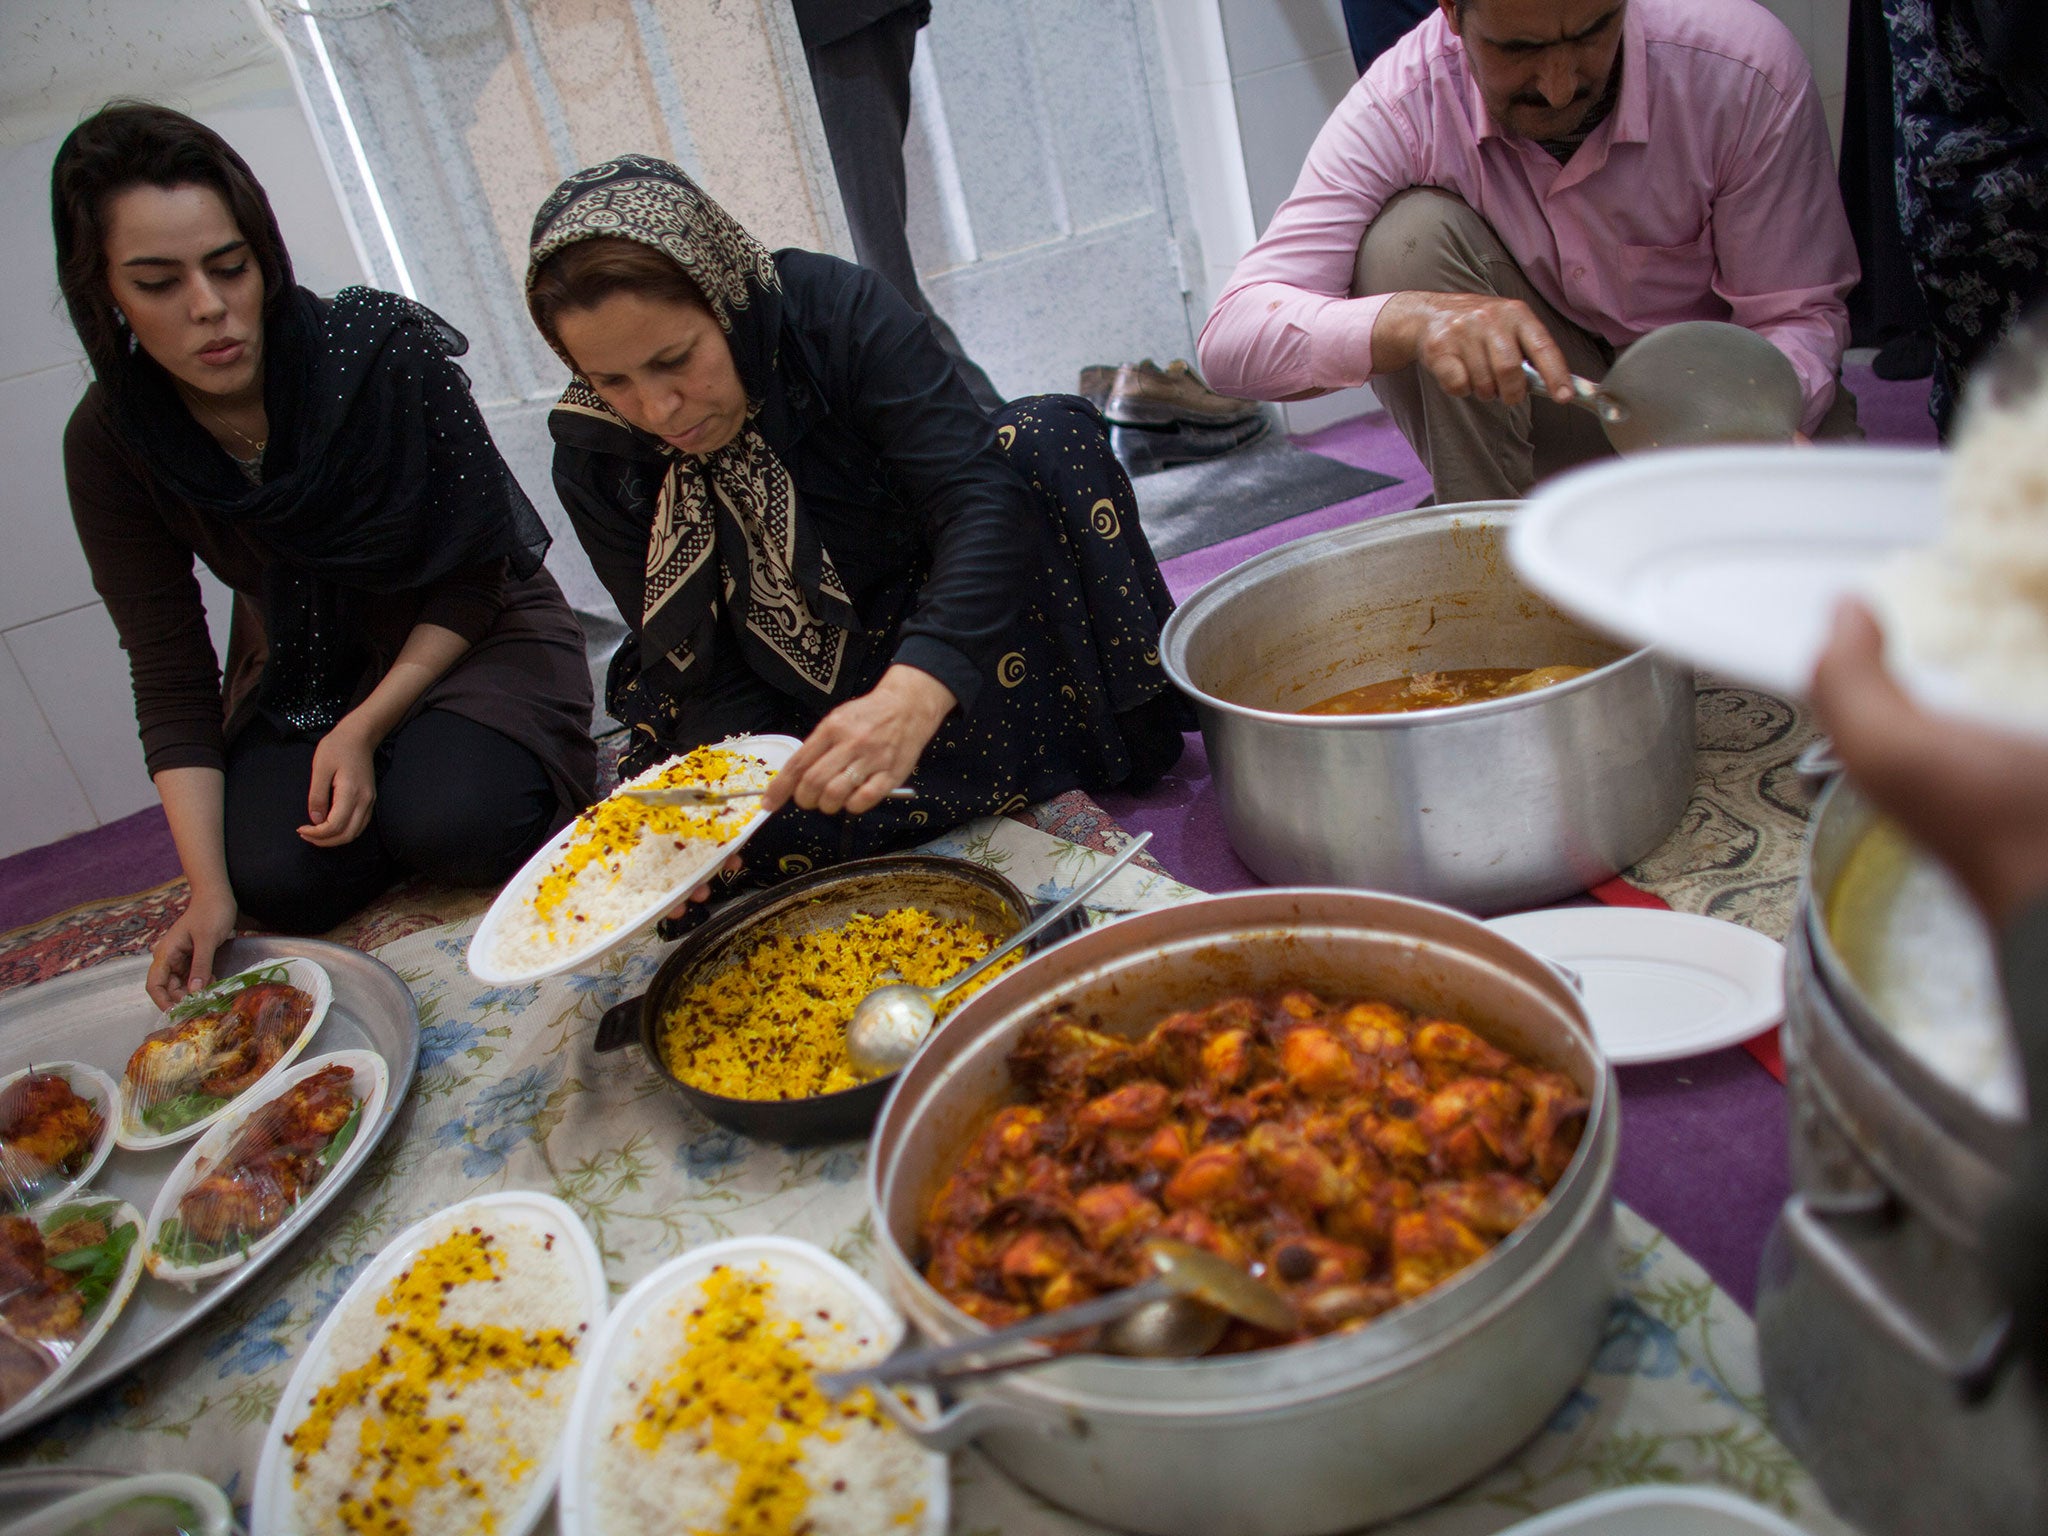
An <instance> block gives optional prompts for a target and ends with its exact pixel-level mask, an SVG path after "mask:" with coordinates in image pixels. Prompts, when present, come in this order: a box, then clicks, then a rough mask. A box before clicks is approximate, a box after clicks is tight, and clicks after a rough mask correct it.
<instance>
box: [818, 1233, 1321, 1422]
mask: <svg viewBox="0 0 2048 1536" xmlns="http://www.w3.org/2000/svg"><path fill="white" fill-rule="evenodd" d="M1145 1251H1146V1254H1147V1255H1148V1256H1149V1257H1150V1258H1151V1260H1152V1265H1153V1268H1155V1269H1156V1270H1158V1274H1156V1275H1155V1276H1154V1277H1153V1278H1152V1279H1150V1280H1146V1281H1142V1282H1140V1283H1139V1284H1137V1285H1133V1286H1127V1287H1125V1288H1124V1289H1123V1290H1121V1291H1111V1292H1110V1293H1109V1294H1108V1295H1106V1296H1097V1297H1096V1298H1095V1299H1094V1300H1092V1301H1084V1302H1082V1303H1080V1304H1079V1305H1078V1306H1072V1307H1061V1308H1059V1309H1058V1310H1057V1311H1053V1312H1041V1313H1039V1314H1038V1316H1036V1317H1027V1318H1026V1319H1025V1320H1024V1321H1023V1322H1021V1323H1012V1324H1011V1325H1010V1326H1009V1327H1007V1328H998V1329H996V1330H995V1331H994V1332H993V1333H982V1334H976V1335H975V1336H974V1337H972V1338H967V1339H961V1340H960V1341H959V1342H957V1343H953V1344H937V1345H932V1346H929V1347H927V1348H923V1349H903V1350H898V1351H897V1352H896V1353H895V1354H893V1355H891V1356H889V1357H888V1359H886V1360H878V1361H877V1362H875V1364H873V1365H866V1366H856V1367H854V1368H853V1369H852V1370H847V1371H834V1372H832V1373H831V1374H830V1375H826V1376H820V1377H819V1378H818V1389H819V1390H820V1391H821V1392H823V1393H825V1395H826V1396H828V1397H840V1396H843V1395H844V1394H846V1393H848V1392H851V1391H852V1390H854V1388H856V1387H864V1386H876V1387H881V1386H888V1385H890V1384H891V1383H893V1382H898V1381H922V1382H926V1383H929V1384H931V1385H933V1386H937V1385H940V1384H941V1383H944V1382H948V1381H959V1380H962V1379H964V1378H967V1377H975V1376H993V1375H996V1374H997V1373H999V1372H1003V1371H1014V1370H1020V1369H1022V1368H1024V1367H1026V1366H1033V1365H1044V1364H1046V1363H1048V1362H1049V1361H1053V1360H1059V1359H1062V1358H1064V1357H1063V1356H1061V1355H1057V1354H1054V1353H1052V1352H1050V1351H1035V1352H1033V1353H1031V1354H1026V1355H1018V1356H1016V1357H1015V1358H1013V1359H1008V1360H1001V1361H996V1362H993V1363H988V1364H979V1365H968V1364H966V1363H965V1362H967V1361H970V1360H978V1359H980V1358H981V1357H983V1356H986V1355H991V1354H997V1353H1000V1352H1001V1351H1003V1350H1006V1349H1008V1348H1009V1347H1010V1346H1012V1345H1014V1344H1022V1343H1026V1342H1030V1341H1033V1340H1037V1339H1046V1338H1054V1337H1057V1336H1058V1335H1060V1334H1063V1333H1078V1332H1080V1331H1081V1330H1082V1329H1085V1328H1100V1329H1101V1330H1102V1331H1101V1332H1100V1333H1099V1334H1098V1335H1097V1336H1096V1340H1095V1349H1094V1350H1093V1351H1091V1353H1100V1354H1113V1355H1130V1356H1135V1357H1138V1358H1141V1359H1155V1360H1171V1359H1184V1358H1190V1357H1192V1356H1195V1355H1202V1354H1207V1353H1208V1352H1209V1351H1210V1350H1212V1349H1214V1348H1215V1347H1216V1343H1217V1340H1219V1339H1221V1338H1222V1337H1223V1330H1224V1329H1225V1328H1227V1327H1228V1326H1229V1324H1230V1319H1231V1318H1233V1317H1237V1318H1242V1319H1243V1320H1244V1321H1246V1322H1248V1323H1250V1324H1252V1325H1253V1326H1255V1327H1259V1328H1265V1329H1268V1330H1269V1331H1271V1332H1274V1333H1292V1332H1293V1331H1294V1329H1295V1327H1296V1318H1295V1315H1294V1304H1293V1303H1292V1302H1290V1301H1289V1300H1288V1299H1287V1298H1286V1297H1285V1296H1283V1295H1281V1294H1280V1292H1278V1291H1277V1290H1275V1289H1274V1288H1273V1287H1272V1286H1270V1285H1268V1284H1266V1283H1265V1282H1264V1281H1263V1280H1255V1279H1253V1278H1252V1277H1251V1276H1250V1275H1248V1274H1246V1273H1245V1272H1244V1271H1243V1270H1241V1269H1239V1268H1238V1267H1237V1266H1236V1265H1235V1264H1232V1263H1229V1262H1227V1261H1226V1260H1223V1259H1219V1258H1217V1257H1216V1255H1214V1254H1213V1253H1209V1252H1206V1251H1204V1250H1203V1249H1200V1248H1195V1247H1191V1246H1189V1245H1188V1244H1186V1243H1177V1242H1175V1241H1173V1240H1172V1239H1171V1238H1164V1237H1155V1238H1153V1239H1152V1240H1151V1241H1149V1242H1147V1243H1146V1244H1145Z"/></svg>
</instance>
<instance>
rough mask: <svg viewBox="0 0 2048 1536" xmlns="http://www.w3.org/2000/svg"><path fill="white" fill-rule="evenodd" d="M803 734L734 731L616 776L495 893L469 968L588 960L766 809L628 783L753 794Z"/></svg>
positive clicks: (482, 973)
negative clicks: (683, 798) (686, 801)
mask: <svg viewBox="0 0 2048 1536" xmlns="http://www.w3.org/2000/svg"><path fill="white" fill-rule="evenodd" d="M800 745H801V743H800V742H798V741H797V739H796V738H795V737H793V736H734V737H729V738H727V739H726V740H724V741H721V742H719V743H717V744H716V745H714V746H708V747H697V748H695V749H693V750H691V751H689V752H686V753H684V754H683V755H682V756H680V757H673V758H670V759H669V760H668V761H667V762H665V763H660V764H657V765H656V766H655V767H653V768H649V769H648V770H647V771H646V772H644V773H641V774H638V775H636V776H634V777H633V778H630V779H628V780H627V781H626V782H625V783H624V784H621V785H620V786H619V787H618V789H616V790H614V791H612V793H611V794H609V795H607V796H606V797H605V798H604V799H602V800H600V801H598V802H597V804H595V805H593V806H591V807H590V809H588V810H586V811H585V812H583V814H582V815H580V816H578V817H577V818H576V819H575V820H574V821H572V822H571V823H569V825H568V826H566V827H564V828H563V829H562V830H561V831H560V832H559V833H557V834H556V835H555V836H554V837H553V838H551V839H549V840H548V842H547V843H546V844H545V845H544V846H543V847H542V848H541V849H540V851H539V852H538V853H536V854H534V856H533V857H532V858H531V859H529V860H527V861H526V864H525V866H524V867H523V868H522V869H521V870H520V871H519V873H518V874H516V875H514V876H513V877H512V878H511V880H510V881H509V882H508V883H507V884H506V886H505V889H504V890H502V891H500V892H499V893H498V899H497V900H496V901H494V902H492V903H491V909H490V911H488V912H486V913H485V914H484V919H483V921H482V922H481V923H480V924H478V925H477V930H476V937H475V938H473V939H471V940H470V941H469V955H468V960H469V971H470V974H471V975H472V976H474V977H476V978H477V980H479V981H485V982H489V983H491V984H492V985H493V986H518V985H523V984H524V983H526V982H529V981H538V980H540V979H541V978H542V977H544V976H555V975H559V974H561V973H562V972H563V971H570V970H574V969H576V968H577V967H578V966H582V965H587V964H588V963H589V962H590V961H592V960H595V959H596V958H597V957H598V956H599V955H602V954H603V953H605V951H607V950H609V949H612V948H613V947H615V946H617V945H619V944H623V943H624V942H625V941H626V940H628V939H630V938H632V937H633V935H634V934H636V933H638V932H640V931H641V930H642V929H643V928H646V927H648V926H649V925H651V924H652V923H654V922H655V921H656V920H657V919H658V918H660V917H662V916H663V915H664V914H665V913H667V912H668V911H669V910H670V909H672V908H673V907H674V906H675V905H676V904H677V903H678V902H680V901H681V900H683V898H684V897H686V896H688V895H689V894H690V892H691V891H693V890H695V889H696V888H697V887H698V886H700V885H702V884H703V883H704V882H705V881H706V880H709V879H710V878H711V877H712V876H713V875H714V874H716V873H717V872H718V868H719V866H720V865H722V864H723V863H724V862H725V861H726V859H728V858H729V857H731V856H732V855H733V854H735V853H737V852H738V851H739V850H740V849H741V848H742V847H744V846H745V844H746V841H747V839H748V838H750V837H752V836H753V835H754V831H755V829H756V828H758V827H759V826H760V825H761V823H762V822H764V821H766V820H767V819H768V817H767V813H766V812H765V811H763V810H762V809H761V803H760V801H758V800H755V799H740V800H732V801H726V802H723V803H716V804H709V805H656V804H650V803H649V802H646V801H643V800H636V799H634V798H633V797H632V796H631V795H630V794H628V793H627V791H629V790H635V789H701V790H705V791H707V792H710V793H716V794H747V795H751V794H754V793H757V792H759V791H761V790H765V789H766V788H767V787H768V781H769V780H770V779H772V778H774V777H775V774H776V772H777V770H779V769H780V768H781V767H782V765H783V764H784V763H786V762H788V761H789V759H790V757H791V755H792V754H794V753H795V751H796V749H797V748H798V747H799V746H800Z"/></svg>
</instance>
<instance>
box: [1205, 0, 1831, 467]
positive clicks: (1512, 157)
mask: <svg viewBox="0 0 2048 1536" xmlns="http://www.w3.org/2000/svg"><path fill="white" fill-rule="evenodd" d="M1621 58H1622V73H1621V93H1620V96H1619V98H1618V99H1617V101H1616V102H1615V106H1614V111H1613V112H1612V113H1611V114H1610V115H1609V116H1608V119H1607V121H1606V122H1604V123H1602V124H1601V125H1600V126H1599V127H1598V128H1596V129H1595V130H1594V131H1593V134H1592V136H1591V137H1590V138H1588V139H1587V140H1586V142H1585V143H1584V144H1582V145H1580V146H1579V149H1578V152H1577V153H1576V154H1574V155H1573V156H1572V158H1571V159H1570V160H1569V161H1568V162H1566V163H1565V164H1563V165H1560V164H1558V162H1557V161H1556V160H1554V159H1552V158H1551V156H1550V155H1549V154H1548V153H1546V152H1545V151H1544V150H1543V149H1542V148H1541V147H1540V146H1538V145H1537V144H1536V143H1535V142H1533V141H1532V140H1529V139H1515V138H1508V137H1506V136H1505V135H1503V134H1502V133H1501V132H1500V130H1499V129H1497V128H1496V127H1495V126H1494V124H1493V122H1492V119H1491V118H1489V117H1488V116H1487V112H1486V106H1485V103H1484V102H1483V101H1482V100H1481V98H1480V95H1479V87H1478V83H1477V82H1476V81H1475V80H1474V79H1473V78H1472V75H1471V71H1470V70H1469V69H1468V68H1467V67H1466V61H1465V52H1464V47H1463V45H1462V44H1461V43H1460V42H1459V41H1458V39H1457V37H1456V35H1455V34H1453V33H1452V31H1451V29H1450V27H1449V26H1448V25H1447V24H1446V23H1445V21H1444V19H1443V16H1442V15H1441V14H1438V15H1434V16H1431V17H1430V18H1429V19H1428V20H1426V21H1424V22H1423V23H1422V24H1421V25H1420V26H1418V27H1417V28H1415V30H1414V31H1412V32H1410V33H1409V34H1408V35H1407V36H1406V37H1404V38H1402V39H1401V41H1400V42H1399V43H1397V44H1396V45H1395V46H1394V47H1393V48H1392V49H1390V50H1389V51H1388V52H1387V53H1385V54H1383V55H1382V56H1381V57H1380V58H1379V60H1378V61H1377V62H1375V63H1374V64H1373V66H1372V68H1370V69H1369V70H1367V71H1366V72H1365V74H1364V76H1363V77H1362V78H1361V79H1360V80H1359V82H1358V84H1357V85H1355V86H1353V87H1352V88H1351V90H1350V92H1349V93H1348V94H1347V95H1346V96H1345V98H1344V100H1343V101H1342V102H1340V103H1339V104H1338V107H1337V110H1336V111H1335V112H1334V113H1332V114H1331V116H1330V120H1329V121H1328V122H1327V123H1325V124H1324V125H1323V130H1322V132H1321V133H1320V134H1318V135H1317V136H1316V142H1315V146H1314V147H1313V148H1312V149H1310V151H1309V156H1308V163H1307V164H1306V165H1305V166H1303V167H1302V172H1301V179H1300V180H1299V181H1297V182H1296V183H1295V184H1294V192H1293V194H1292V195H1291V196H1289V198H1288V199H1287V201H1286V202H1285V203H1283V204H1281V206H1280V210H1279V212H1277V213H1275V214H1274V215H1273V222H1272V224H1271V225H1270V226H1268V228H1267V230H1266V233H1265V235H1264V237H1263V238H1262V239H1260V241H1259V242H1258V244H1256V245H1254V246H1253V247H1252V248H1251V250H1249V251H1248V252H1246V253H1245V257H1244V259H1243V260H1242V261H1240V262H1239V263H1238V265H1237V271H1236V272H1235V273H1233V274H1232V276H1231V280H1230V286H1229V288H1228V289H1226V290H1225V292H1224V294H1223V296H1222V298H1220V299H1219V300H1217V302H1216V307H1215V309H1214V310H1213V311H1212V312H1211V313H1210V315H1209V320H1208V323H1207V324H1206V325H1204V326H1203V327H1202V339H1201V342H1200V356H1201V361H1202V368H1203V371H1204V372H1205V373H1206V374H1207V376H1208V380H1209V384H1210V386H1211V387H1212V388H1215V389H1218V390H1220V391H1222V392H1223V393H1225V394H1231V395H1243V396H1250V397H1252V398H1254V399H1264V400H1277V399H1284V398H1287V397H1290V396H1295V395H1300V394H1303V393H1305V392H1308V391H1313V390H1330V389H1345V388H1349V387H1351V386H1353V385H1358V384H1363V383H1365V382H1366V381H1367V380H1368V379H1369V378H1371V376H1372V327H1373V322H1374V320H1376V319H1377V318H1378V317H1379V312H1380V306H1381V305H1383V304H1384V303H1385V302H1386V300H1387V296H1386V295H1385V294H1379V295H1373V296H1369V297H1365V298H1356V299H1354V298H1350V297H1348V294H1349V293H1350V289H1351V277H1352V269H1353V267H1354V265H1355V263H1356V261H1357V258H1358V244H1359V241H1360V239H1361V238H1363V236H1364V234H1365V230H1366V226H1367V225H1369V224H1370V223H1372V221H1373V220H1374V218H1376V217H1377V216H1378V214H1379V211H1380V209H1381V207H1382V206H1384V205H1385V203H1386V201H1387V199H1389V198H1390V197H1392V196H1393V195H1394V194H1395V193H1397V192H1401V191H1403V190H1405V189H1407V188H1409V187H1422V186H1428V187H1441V188H1443V189H1444V190H1446V191H1450V192H1455V193H1456V194H1457V195H1458V196H1460V197H1462V198H1463V199H1464V200H1465V201H1466V202H1467V203H1469V204H1471V206H1472V207H1473V208H1474V209H1475V210H1477V211H1478V213H1479V214H1480V215H1481V216H1482V217H1483V218H1485V219H1486V220H1487V222H1488V223H1490V224H1491V225H1492V226H1493V228H1494V231H1495V233H1497V234H1498V235H1499V236H1500V238H1501V240H1502V242H1503V243H1504V244H1505V245H1506V246H1507V248H1508V250H1509V252H1510V253H1512V254H1513V256H1514V257H1515V259H1516V261H1517V262H1519V263H1520V264H1521V268H1522V271H1523V273H1524V274H1526V275H1527V277H1528V279H1529V281H1530V283H1531V284H1532V285H1533V286H1534V287H1535V289H1536V291H1537V292H1538V293H1540V294H1542V295H1543V296H1544V298H1546V299H1547V300H1549V301H1550V303H1551V304H1553V305H1555V306H1556V307H1557V310H1558V312H1559V313H1561V314H1563V315H1564V316H1565V317H1566V318H1568V319H1570V320H1573V321H1575V322H1576V323H1578V324H1579V325H1581V326H1583V327H1585V328H1586V329H1587V330H1589V331H1592V332H1594V333H1596V334H1597V335H1601V336H1604V337H1606V338H1607V340H1608V341H1609V342H1611V343H1612V344H1613V345H1615V346H1616V347H1622V346H1626V345H1627V344H1628V343H1629V342H1631V341H1634V340H1635V339H1636V338H1637V337H1639V336H1641V335H1643V334H1644V333H1645V332H1646V331H1651V330H1654V329H1656V328H1657V327H1658V326H1660V325H1669V324H1671V323H1672V322H1674V321H1678V320H1730V321H1733V322H1734V323H1735V324H1737V325H1742V326H1747V327H1748V328H1749V329H1751V330H1753V331H1756V332H1757V333H1758V334H1760V335H1763V336H1766V337H1768V338H1769V339H1770V340H1771V341H1772V342H1773V343H1775V344H1776V345H1777V347H1778V348H1779V349H1780V350H1781V351H1782V352H1784V353H1785V355H1786V356H1787V357H1789V358H1791V359H1792V365H1793V367H1794V368H1795V369H1797V370H1798V373H1799V380H1800V383H1801V385H1802V386H1803V387H1804V389H1805V391H1806V418H1805V426H1806V429H1807V430H1808V431H1809V432H1810V431H1812V430H1813V429H1814V428H1815V427H1816V426H1817V425H1819V423H1820V419H1821V417H1822V416H1824V415H1825V414H1826V413H1827V409H1828V406H1829V404H1830V403H1831V402H1832V401H1833V399H1834V393H1835V376H1836V374H1837V372H1838V371H1839V370H1840V368H1841V363H1842V348H1843V347H1844V346H1845V345H1846V344H1847V342H1848V336H1849V318H1848V310H1847V308H1846V307H1845V305H1844V303H1843V300H1844V298H1845V297H1846V296H1847V294H1848V292H1849V290H1850V289H1851V288H1852V287H1854V286H1855V284H1856V279H1857V275H1858V274H1857V265H1856V251H1855V247H1854V245H1853V244H1852V243H1851V241H1850V238H1849V223H1848V219H1847V217H1846V216H1845V215H1844V214H1843V212H1842V201H1841V197H1840V195H1839V194H1838V193H1837V191H1836V188H1835V165H1834V157H1833V155H1832V153H1831V152H1830V150H1829V147H1828V131H1827V123H1826V120H1825V119H1824V118H1823V116H1822V114H1821V105H1820V98H1819V97H1818V96H1817V95H1816V94H1815V92H1814V88H1813V76H1812V72H1811V71H1810V70H1809V69H1808V68H1807V64H1806V58H1805V56H1804V55H1803V54H1802V53H1801V52H1800V50H1799V45H1798V44H1797V43H1795V42H1794V41H1793V40H1792V36H1791V34H1790V33H1788V32H1787V31H1786V30H1785V28H1784V27H1783V26H1782V25H1780V24H1779V22H1778V21H1777V19H1776V18H1775V17H1773V16H1772V15H1771V14H1770V13H1769V12H1768V11H1765V10H1764V9H1763V8H1762V7H1761V6H1758V5H1755V4H1753V3H1751V0H1629V3H1628V9H1627V10H1626V11H1625V12H1624V13H1623V22H1622V40H1621Z"/></svg>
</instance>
